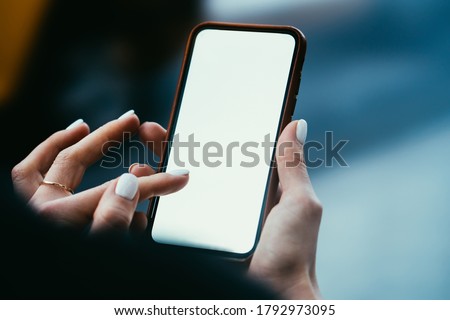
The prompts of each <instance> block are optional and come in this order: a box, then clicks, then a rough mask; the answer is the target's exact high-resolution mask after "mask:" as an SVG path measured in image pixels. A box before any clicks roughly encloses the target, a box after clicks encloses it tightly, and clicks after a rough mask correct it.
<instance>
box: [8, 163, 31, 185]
mask: <svg viewBox="0 0 450 320" xmlns="http://www.w3.org/2000/svg"><path fill="white" fill-rule="evenodd" d="M27 176H28V170H27V169H26V168H25V167H24V166H23V165H22V164H20V163H19V164H17V165H16V166H15V167H14V168H12V170H11V179H12V181H13V182H18V181H21V180H24V179H25V178H26V177H27Z"/></svg>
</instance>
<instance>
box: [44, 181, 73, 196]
mask: <svg viewBox="0 0 450 320" xmlns="http://www.w3.org/2000/svg"><path fill="white" fill-rule="evenodd" d="M43 184H45V185H47V186H56V187H59V188H61V189H64V190H66V191H69V192H70V193H71V194H73V189H72V188H69V187H68V186H66V185H64V184H62V183H58V182H53V181H48V180H42V182H41V183H40V184H39V185H43Z"/></svg>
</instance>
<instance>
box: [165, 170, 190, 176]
mask: <svg viewBox="0 0 450 320" xmlns="http://www.w3.org/2000/svg"><path fill="white" fill-rule="evenodd" d="M167 173H168V174H171V175H173V176H187V175H188V174H189V170H188V169H176V170H172V171H169V172H167Z"/></svg>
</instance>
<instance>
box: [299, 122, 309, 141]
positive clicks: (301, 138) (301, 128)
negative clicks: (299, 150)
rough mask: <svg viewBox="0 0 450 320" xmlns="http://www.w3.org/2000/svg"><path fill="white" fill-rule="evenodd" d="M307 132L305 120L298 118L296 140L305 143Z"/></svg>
mask: <svg viewBox="0 0 450 320" xmlns="http://www.w3.org/2000/svg"><path fill="white" fill-rule="evenodd" d="M307 133H308V123H306V121H305V120H303V119H300V120H298V121H297V132H296V136H297V140H298V141H299V142H300V143H301V144H304V143H305V140H306V134H307Z"/></svg>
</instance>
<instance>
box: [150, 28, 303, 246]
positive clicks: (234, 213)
mask: <svg viewBox="0 0 450 320" xmlns="http://www.w3.org/2000/svg"><path fill="white" fill-rule="evenodd" d="M295 46H296V40H295V38H294V37H293V36H292V35H290V34H286V33H274V32H259V31H258V32H255V31H233V30H219V29H205V30H202V31H200V32H199V33H198V35H197V37H196V39H195V46H194V49H193V52H192V58H191V61H190V64H189V73H188V76H187V78H186V83H185V87H184V92H183V96H182V99H181V102H180V107H179V113H178V119H177V122H176V127H175V129H174V137H173V139H172V141H174V142H173V144H172V146H171V147H170V153H169V158H168V162H167V167H166V171H168V172H169V171H171V170H176V169H188V170H189V171H190V175H189V183H188V184H187V185H186V187H185V188H184V189H182V190H180V191H179V192H176V193H174V194H170V195H165V196H162V197H160V199H159V201H158V204H157V209H156V213H155V221H154V224H153V228H152V238H153V239H154V240H155V241H156V242H158V243H163V244H172V245H179V246H188V247H195V248H203V249H212V250H219V251H226V252H231V253H235V254H246V253H248V252H250V251H251V250H252V248H253V246H254V244H255V241H256V237H257V232H258V226H259V224H260V217H261V214H262V209H263V201H264V196H265V190H266V185H267V181H268V177H269V171H270V160H271V158H272V155H273V143H274V140H275V136H276V132H277V130H278V126H279V122H280V116H281V112H282V105H283V101H284V99H285V95H286V91H287V85H288V78H289V73H290V70H291V64H292V60H293V55H294V50H295Z"/></svg>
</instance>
